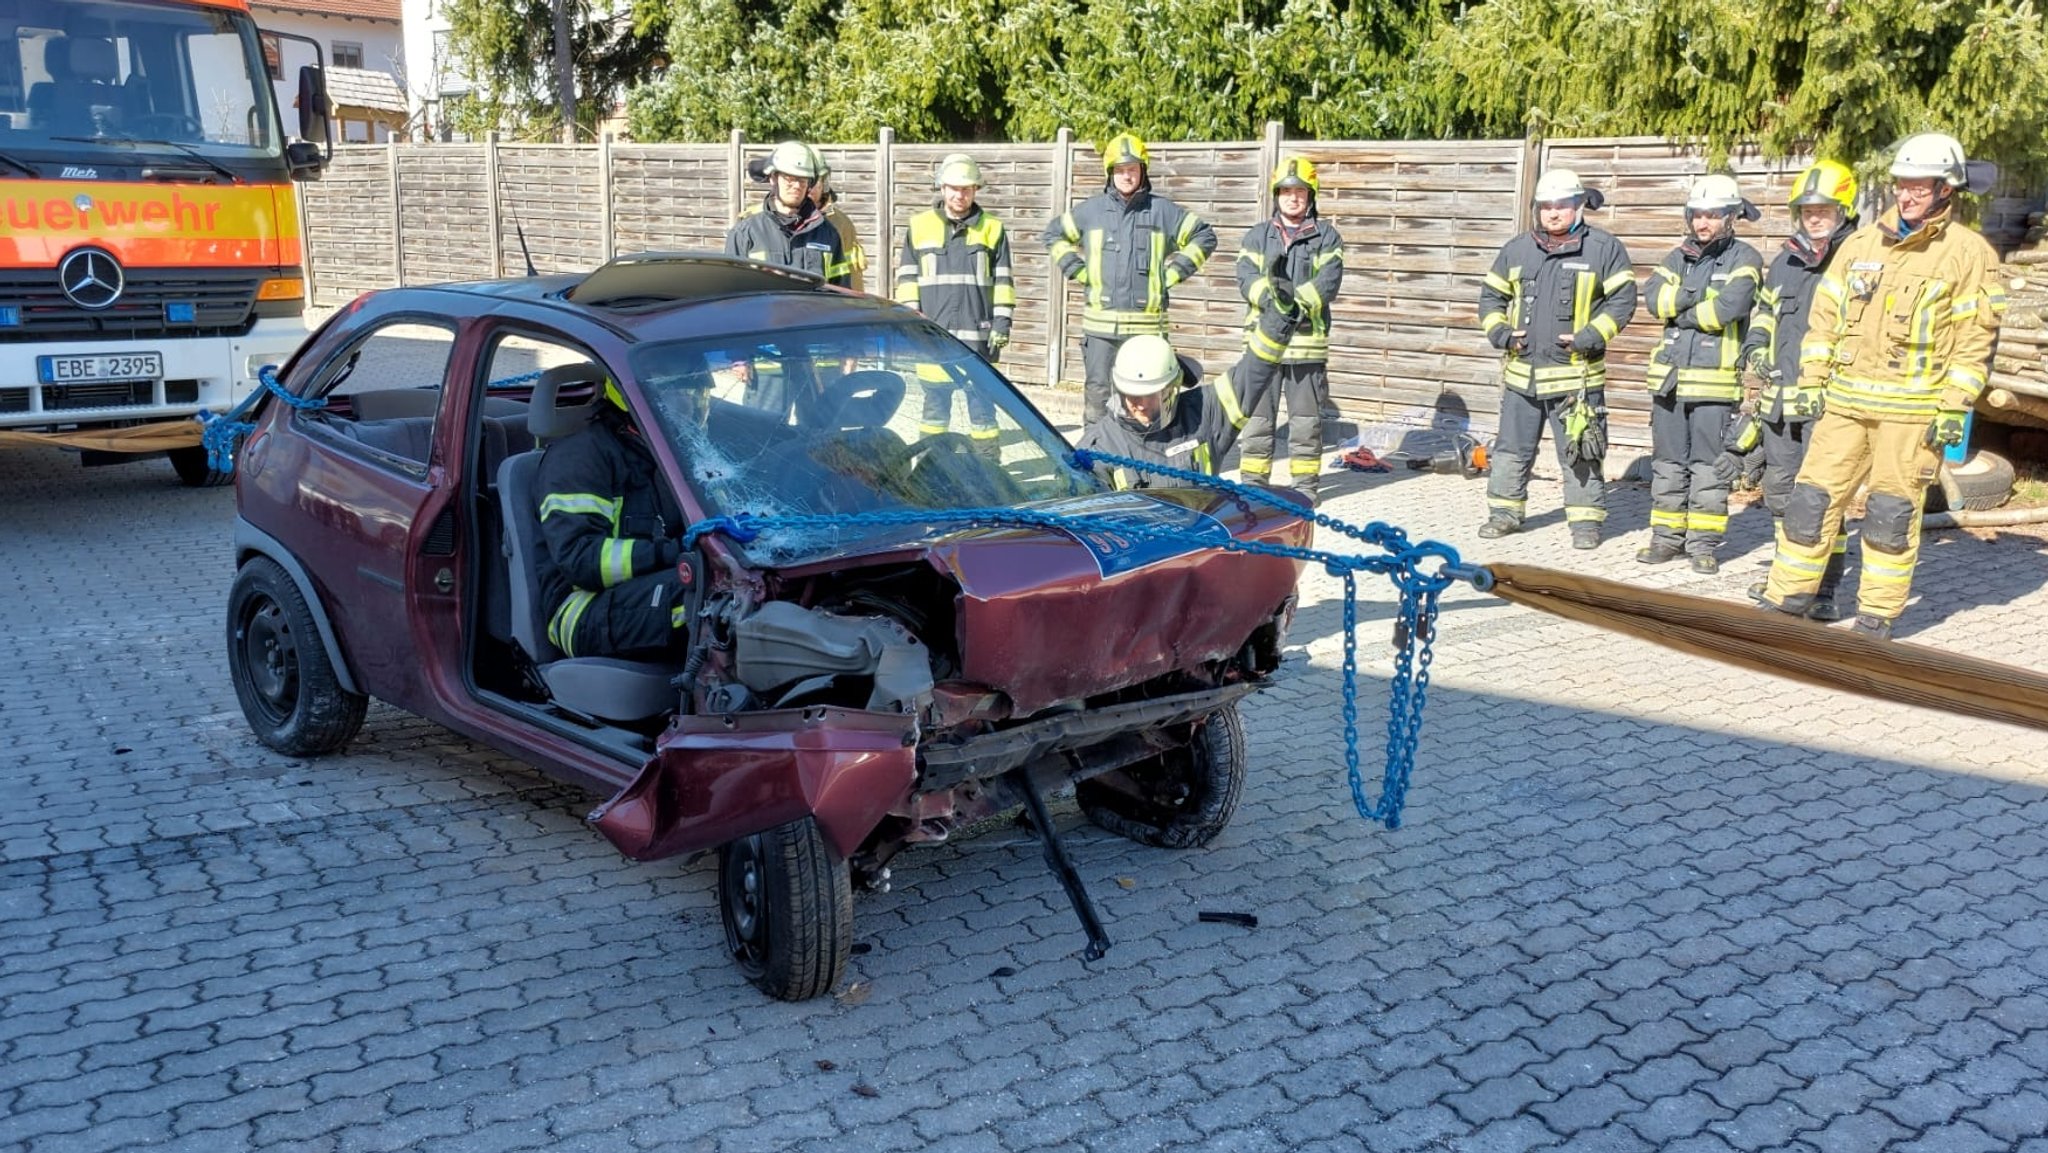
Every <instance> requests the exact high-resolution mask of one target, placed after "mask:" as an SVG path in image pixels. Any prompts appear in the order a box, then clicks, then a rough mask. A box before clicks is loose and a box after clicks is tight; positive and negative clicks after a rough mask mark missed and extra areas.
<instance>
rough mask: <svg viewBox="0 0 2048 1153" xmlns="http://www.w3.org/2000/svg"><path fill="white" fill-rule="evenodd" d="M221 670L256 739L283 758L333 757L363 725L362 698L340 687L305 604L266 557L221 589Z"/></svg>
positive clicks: (294, 586)
mask: <svg viewBox="0 0 2048 1153" xmlns="http://www.w3.org/2000/svg"><path fill="white" fill-rule="evenodd" d="M228 672H229V675H230V676H231V678H232V679H233V680H234V683H235V697H236V698H237V699H238V700H240V701H241V703H242V715H243V716H245V717H247V718H248V719H249V728H250V729H252V730H253V731H254V732H255V733H256V738H257V739H258V740H260V741H262V742H263V743H264V744H266V745H269V746H270V747H271V748H273V749H276V750H277V751H278V752H280V753H284V754H285V755H287V756H293V757H311V756H318V755H320V754H322V753H331V752H334V751H335V750H336V749H339V748H341V747H342V746H343V745H345V744H347V743H348V742H349V741H350V740H351V739H352V738H354V737H355V735H356V733H357V732H358V731H360V730H361V729H362V727H363V714H364V712H365V711H366V710H367V709H368V708H369V703H370V702H369V698H367V697H365V696H363V695H362V694H361V693H352V692H349V691H348V690H347V689H344V688H342V687H341V680H340V678H339V677H337V676H336V675H335V672H334V666H333V664H332V663H330V662H329V661H328V659H327V648H326V646H325V645H323V644H321V643H320V630H319V627H318V626H317V625H316V624H315V623H314V621H313V612H312V610H311V609H309V608H307V607H306V598H305V597H303V596H301V595H300V594H299V586H298V585H297V584H296V583H294V582H293V581H292V578H291V576H290V575H289V574H288V573H286V572H285V571H284V569H283V568H281V567H279V566H278V564H277V562H276V561H273V560H271V559H270V558H268V557H257V558H256V559H254V560H251V561H250V562H249V563H247V564H245V565H243V566H242V571H240V572H239V573H236V574H235V583H234V585H233V587H232V588H230V589H229V590H228Z"/></svg>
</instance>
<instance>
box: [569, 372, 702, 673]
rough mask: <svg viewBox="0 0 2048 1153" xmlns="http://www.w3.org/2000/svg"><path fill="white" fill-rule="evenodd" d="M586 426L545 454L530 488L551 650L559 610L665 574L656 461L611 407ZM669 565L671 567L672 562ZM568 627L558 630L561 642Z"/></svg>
mask: <svg viewBox="0 0 2048 1153" xmlns="http://www.w3.org/2000/svg"><path fill="white" fill-rule="evenodd" d="M597 408H598V412H597V415H596V416H595V417H593V418H592V419H591V421H590V423H589V424H588V425H585V426H584V427H583V428H582V429H581V430H579V431H577V432H576V433H574V434H573V435H570V436H566V437H563V438H562V439H561V440H558V441H555V442H554V443H552V444H550V445H548V446H547V448H546V449H544V450H543V451H542V453H541V458H540V467H539V470H538V475H537V476H536V478H535V484H536V487H537V488H538V490H539V492H540V538H541V545H542V547H541V550H540V558H539V560H540V564H539V569H540V591H541V596H542V598H543V600H544V603H546V604H547V605H549V606H551V607H550V609H549V617H548V634H549V637H550V639H553V640H554V641H555V647H556V648H559V649H561V650H562V651H564V652H568V651H570V647H569V646H568V645H566V644H564V643H562V639H558V638H557V636H556V634H557V631H558V630H557V626H558V625H559V624H562V623H563V622H562V621H561V619H560V618H561V617H562V616H563V611H564V610H565V609H571V608H574V607H576V605H577V602H581V603H585V604H587V603H588V601H589V597H588V596H581V597H579V596H576V595H575V594H577V592H578V591H579V590H581V591H582V592H583V593H586V594H587V593H594V592H597V591H599V590H601V589H608V588H611V587H612V586H613V585H618V584H624V583H625V582H627V581H629V580H632V579H633V578H634V577H637V576H645V575H646V574H648V573H651V572H655V571H658V570H659V569H661V568H662V567H663V560H664V558H663V556H662V553H663V551H664V548H665V547H669V548H672V547H673V546H674V542H673V541H671V540H669V539H668V538H669V533H670V531H672V530H674V529H676V528H678V527H679V526H671V525H665V524H664V523H663V520H662V500H661V496H660V490H659V489H658V488H657V486H656V481H655V475H656V465H655V461H654V454H653V453H652V452H651V451H649V449H648V447H647V442H646V440H645V439H644V438H643V437H642V436H641V435H640V433H639V432H638V431H637V430H635V429H634V428H632V427H631V425H630V424H628V423H627V421H626V419H625V417H624V416H623V415H622V414H620V413H619V412H618V410H617V409H615V408H613V407H612V406H611V405H610V404H608V403H605V402H602V401H601V402H599V404H598V406H597ZM670 563H673V562H672V561H671V562H670ZM568 623H569V624H570V625H571V626H572V627H570V628H567V629H561V630H560V636H561V637H562V638H566V637H568V636H569V635H571V634H572V633H573V631H574V629H573V624H574V622H573V621H571V622H568Z"/></svg>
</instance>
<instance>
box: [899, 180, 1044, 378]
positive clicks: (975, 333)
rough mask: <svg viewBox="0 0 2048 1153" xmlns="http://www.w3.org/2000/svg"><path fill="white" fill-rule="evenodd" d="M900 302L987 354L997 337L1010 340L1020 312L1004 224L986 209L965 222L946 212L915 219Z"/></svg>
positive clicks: (907, 233) (907, 235) (906, 238)
mask: <svg viewBox="0 0 2048 1153" xmlns="http://www.w3.org/2000/svg"><path fill="white" fill-rule="evenodd" d="M896 302H897V303H898V304H906V305H909V306H910V307H912V308H915V309H917V310H918V311H919V312H922V313H924V314H925V315H926V316H928V317H930V318H931V320H932V323H934V324H936V325H938V326H939V327H940V328H943V329H945V330H946V331H948V332H950V333H952V334H953V335H954V336H956V337H958V338H959V339H960V340H961V341H962V342H964V343H965V344H966V345H967V346H968V347H969V348H972V349H974V351H976V352H978V353H983V354H986V353H987V352H988V338H989V337H990V336H991V335H1000V336H1005V337H1007V336H1008V335H1009V334H1010V320H1011V317H1012V315H1013V314H1014V313H1015V312H1016V310H1017V285H1016V282H1015V280H1013V279H1012V277H1011V272H1010V237H1009V233H1008V232H1006V231H1005V230H1004V228H1003V222H1002V221H1000V220H998V219H996V217H995V216H994V215H993V214H991V213H987V212H983V211H982V209H981V206H980V205H976V206H975V207H974V209H973V211H971V212H969V213H968V214H967V215H966V216H965V217H964V218H962V219H960V220H954V219H952V218H950V217H948V216H947V215H946V214H945V210H944V209H943V208H942V207H934V208H930V209H927V210H925V211H923V212H920V213H918V214H917V215H916V216H913V217H911V218H910V224H909V225H908V226H907V227H905V228H904V230H903V249H902V251H901V252H900V253H899V254H898V256H897V258H896Z"/></svg>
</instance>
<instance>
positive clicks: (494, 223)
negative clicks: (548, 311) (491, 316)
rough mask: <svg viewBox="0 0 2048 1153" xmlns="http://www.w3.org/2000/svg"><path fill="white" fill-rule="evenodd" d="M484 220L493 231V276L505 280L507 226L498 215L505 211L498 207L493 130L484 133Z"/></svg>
mask: <svg viewBox="0 0 2048 1153" xmlns="http://www.w3.org/2000/svg"><path fill="white" fill-rule="evenodd" d="M484 192H485V196H484V220H485V222H486V223H487V224H488V225H489V226H490V230H491V276H492V278H493V279H503V278H504V276H505V225H504V221H502V220H500V219H499V216H498V214H499V213H500V212H503V211H504V209H502V208H500V207H498V195H499V181H498V130H497V129H495V128H493V129H491V130H490V131H489V132H486V133H484Z"/></svg>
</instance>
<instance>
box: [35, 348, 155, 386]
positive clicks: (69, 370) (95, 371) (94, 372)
mask: <svg viewBox="0 0 2048 1153" xmlns="http://www.w3.org/2000/svg"><path fill="white" fill-rule="evenodd" d="M163 375H164V356H163V353H160V352H102V353H97V354H95V355H92V356H38V357H36V379H37V380H40V381H42V382H43V383H44V384H99V383H101V382H103V381H109V380H162V379H163Z"/></svg>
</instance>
